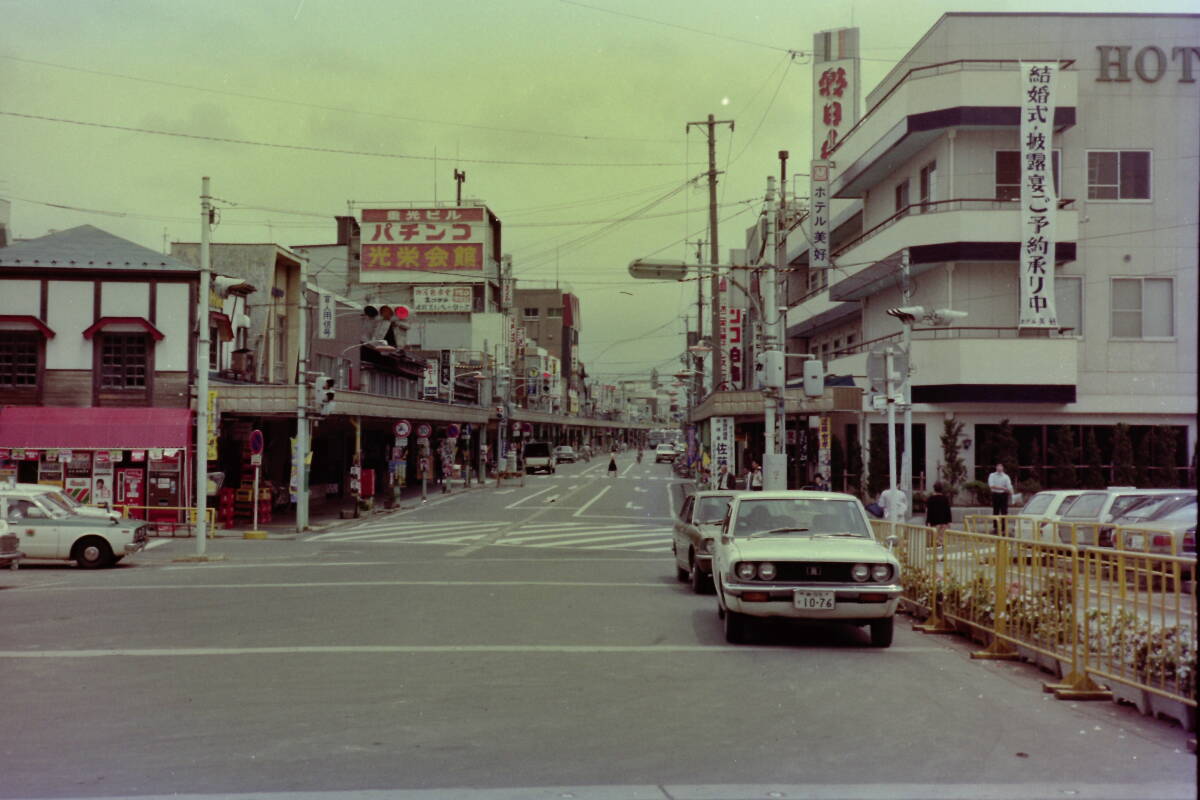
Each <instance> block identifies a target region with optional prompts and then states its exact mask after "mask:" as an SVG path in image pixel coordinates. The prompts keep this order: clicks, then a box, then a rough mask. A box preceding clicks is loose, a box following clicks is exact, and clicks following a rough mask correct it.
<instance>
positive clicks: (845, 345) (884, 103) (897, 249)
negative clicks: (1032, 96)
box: [786, 13, 1200, 489]
mask: <svg viewBox="0 0 1200 800" xmlns="http://www.w3.org/2000/svg"><path fill="white" fill-rule="evenodd" d="M1031 63H1034V64H1053V65H1056V66H1057V82H1056V84H1055V89H1054V96H1055V104H1056V112H1055V114H1054V116H1053V119H1052V120H1051V121H1049V122H1048V123H1047V124H1048V126H1049V127H1050V128H1052V141H1051V142H1050V148H1049V149H1050V151H1051V159H1050V161H1049V162H1048V163H1047V171H1048V173H1049V174H1050V176H1051V179H1052V181H1053V194H1052V196H1053V197H1054V198H1055V199H1056V201H1057V202H1056V206H1057V214H1056V221H1055V223H1054V229H1053V234H1054V238H1055V248H1054V250H1053V253H1052V255H1050V254H1047V258H1046V261H1047V262H1048V263H1051V264H1052V267H1051V268H1050V271H1051V272H1052V276H1049V277H1050V280H1049V281H1047V283H1049V284H1050V285H1051V286H1052V288H1053V303H1054V307H1056V311H1057V319H1056V321H1055V324H1054V325H1052V326H1043V327H1030V326H1028V325H1023V324H1022V283H1021V282H1022V281H1023V280H1029V275H1028V273H1022V260H1021V250H1022V248H1023V247H1024V246H1025V244H1026V242H1027V241H1028V240H1027V239H1026V238H1025V237H1024V234H1023V223H1024V222H1025V221H1026V220H1025V219H1024V212H1023V207H1022V204H1021V202H1020V198H1021V184H1022V181H1023V179H1024V177H1025V176H1026V172H1024V171H1023V168H1022V158H1023V156H1022V154H1021V151H1022V147H1023V146H1025V145H1026V144H1027V143H1026V142H1023V140H1022V133H1021V130H1022V129H1021V125H1022V113H1023V111H1022V105H1023V100H1024V95H1023V85H1022V76H1023V74H1024V71H1023V70H1024V67H1023V65H1028V64H1031ZM1198 78H1200V15H1191V14H1181V15H1147V14H987V13H980V14H947V15H945V16H943V17H942V18H941V20H939V21H938V23H937V24H936V25H935V26H934V27H933V28H932V29H930V30H929V31H928V32H927V33H926V35H925V36H924V37H922V39H921V40H920V41H919V42H918V43H917V44H916V45H915V46H914V47H913V48H912V49H911V50H910V51H909V53H908V54H907V55H906V56H905V57H904V58H903V59H902V60H901V61H900V63H899V64H897V65H896V67H895V68H894V69H892V71H891V72H890V73H889V74H888V76H887V77H886V78H885V79H884V80H883V81H882V82H881V83H880V84H879V85H878V86H876V87H875V88H874V89H873V90H871V91H870V92H869V93H868V94H867V96H866V103H865V108H864V113H863V114H862V116H861V119H860V120H859V121H858V123H857V124H856V125H855V126H854V127H853V128H851V129H850V130H849V132H848V133H846V134H844V135H843V136H842V137H841V140H840V142H839V143H838V144H837V146H836V147H835V148H834V149H833V150H832V152H831V153H830V155H829V158H830V159H831V160H832V162H833V168H832V175H831V180H830V190H831V195H832V197H833V201H832V211H833V217H834V226H833V235H832V247H831V255H832V260H833V267H834V268H833V269H831V270H810V269H808V264H809V247H808V245H807V243H805V242H804V241H803V239H804V237H803V236H800V235H797V234H798V233H799V231H793V232H792V235H791V236H789V237H788V242H789V245H790V246H789V248H788V251H787V262H786V263H787V265H788V266H789V267H790V275H789V280H788V298H789V302H790V304H791V307H790V308H789V311H788V318H787V319H788V336H789V349H790V350H792V351H795V352H814V353H817V354H819V355H821V356H822V358H823V360H824V361H825V362H826V365H827V369H828V371H829V372H830V373H834V374H844V375H853V376H857V377H858V380H859V381H862V379H863V378H862V376H866V375H868V373H869V372H870V370H869V369H868V363H867V362H868V358H869V353H870V352H871V351H872V350H876V351H878V350H880V348H883V347H886V346H888V345H892V346H901V345H902V343H903V341H904V339H905V335H906V332H905V330H904V328H905V325H906V324H909V325H910V330H909V331H908V335H909V336H910V337H911V347H910V350H909V353H908V355H909V359H908V360H909V367H910V378H911V402H912V422H913V446H912V458H913V468H912V469H913V479H914V484H915V486H916V488H917V489H921V488H926V489H927V488H928V487H929V486H930V485H931V484H932V483H933V482H934V481H935V480H936V479H937V477H938V475H939V469H940V467H941V466H942V464H943V460H944V459H943V450H942V445H941V443H940V441H939V437H940V436H941V434H942V433H943V429H944V425H945V423H946V422H947V421H951V422H958V423H961V424H962V425H963V429H962V436H961V442H962V444H961V448H962V455H963V456H964V457H965V459H966V461H967V464H968V468H969V475H973V476H975V477H981V476H983V475H985V474H986V472H988V471H990V463H989V462H992V460H993V459H994V458H996V457H997V456H996V454H997V452H998V451H997V449H996V436H997V433H998V432H999V429H1000V428H999V426H1000V425H1001V424H1002V423H1003V422H1004V421H1007V423H1008V425H1009V426H1011V431H1006V433H1008V432H1011V433H1013V434H1014V435H1015V437H1016V439H1017V443H1018V446H1017V453H1016V459H1017V461H1018V464H1017V466H1018V469H1019V474H1018V478H1019V480H1031V479H1032V480H1037V479H1038V478H1039V477H1040V478H1041V481H1040V482H1041V483H1042V484H1043V485H1045V484H1046V483H1048V479H1047V477H1046V476H1047V473H1048V472H1049V469H1050V467H1051V464H1050V461H1049V459H1048V456H1047V453H1048V451H1050V450H1053V449H1055V448H1056V447H1058V446H1060V445H1061V444H1062V442H1063V441H1067V440H1063V439H1060V437H1061V436H1062V435H1063V434H1062V431H1061V429H1063V428H1066V429H1068V431H1069V433H1070V440H1069V441H1070V442H1073V443H1074V447H1075V448H1076V450H1075V453H1074V454H1073V455H1072V456H1071V458H1073V460H1074V461H1075V463H1076V464H1077V465H1078V466H1080V467H1081V468H1082V467H1084V466H1086V464H1085V462H1086V461H1087V456H1086V455H1085V453H1084V452H1083V451H1084V450H1085V447H1084V446H1085V443H1087V442H1088V440H1089V437H1094V438H1095V440H1096V442H1097V445H1098V448H1099V451H1100V456H1101V459H1102V464H1101V466H1102V468H1103V469H1105V470H1111V468H1112V462H1113V458H1112V451H1113V446H1114V436H1115V435H1116V433H1115V426H1116V425H1117V424H1118V423H1124V424H1125V425H1128V426H1130V428H1131V430H1132V434H1133V439H1134V443H1135V446H1137V445H1138V442H1141V441H1145V440H1147V438H1146V437H1147V436H1150V437H1151V438H1152V439H1154V440H1155V441H1156V442H1158V443H1159V444H1155V445H1147V446H1146V448H1147V449H1146V452H1147V453H1148V454H1149V455H1150V456H1151V457H1152V458H1153V457H1154V455H1153V453H1151V450H1154V449H1155V448H1158V451H1157V452H1159V454H1160V455H1161V456H1162V457H1163V458H1165V459H1166V460H1167V461H1171V460H1173V462H1174V463H1173V467H1171V466H1164V465H1157V464H1156V465H1155V467H1154V468H1155V469H1158V470H1160V473H1161V474H1157V475H1155V474H1153V473H1149V476H1150V479H1151V480H1162V481H1164V482H1168V481H1169V482H1171V483H1172V485H1175V484H1180V483H1184V482H1186V480H1187V478H1188V475H1187V472H1188V468H1189V465H1191V466H1192V468H1193V469H1194V464H1191V462H1192V460H1193V458H1194V453H1195V450H1196V410H1197V405H1196V380H1197V374H1196V366H1197V358H1196V341H1197V325H1196V320H1197V315H1196V309H1195V299H1196V297H1197V278H1196V267H1197V220H1198V218H1200V205H1198V200H1200V198H1198V192H1197V186H1198V185H1200V169H1198V164H1200V161H1198V158H1197V156H1198V155H1200V137H1198V136H1197V133H1196V132H1197V130H1200V83H1198V82H1197V81H1198ZM914 306H922V307H924V309H925V310H926V314H925V315H924V316H923V317H921V318H918V319H916V320H915V321H910V322H907V323H906V321H904V320H902V319H901V318H899V315H897V314H895V313H893V314H889V313H888V309H894V308H898V307H914ZM935 309H949V310H956V311H961V312H965V313H966V317H965V318H962V319H957V320H948V319H946V318H938V317H937V316H936V315H935V314H932V313H930V312H932V311H933V310H935ZM860 385H861V384H860ZM875 388H876V389H880V387H875ZM863 423H864V424H863V425H862V426H861V427H860V428H859V429H858V431H857V433H858V436H859V437H860V444H862V446H863V448H864V450H869V449H870V448H871V447H872V443H873V442H878V440H879V437H881V436H885V434H886V427H885V426H884V425H883V417H882V416H881V415H880V414H879V413H877V412H875V411H874V410H872V409H871V406H870V404H869V400H868V404H867V407H866V408H865V409H864V420H863ZM1151 431H1153V432H1154V433H1153V434H1151ZM1068 449H1069V447H1068ZM1093 454H1094V451H1093ZM1107 474H1109V475H1111V472H1108V473H1107Z"/></svg>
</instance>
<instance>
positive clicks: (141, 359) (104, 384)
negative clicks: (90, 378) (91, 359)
mask: <svg viewBox="0 0 1200 800" xmlns="http://www.w3.org/2000/svg"><path fill="white" fill-rule="evenodd" d="M148 338H149V337H147V335H146V334H144V333H106V334H104V335H103V338H102V340H101V342H100V388H101V389H145V388H146V363H147V356H148V355H149V347H148V342H147V340H148Z"/></svg>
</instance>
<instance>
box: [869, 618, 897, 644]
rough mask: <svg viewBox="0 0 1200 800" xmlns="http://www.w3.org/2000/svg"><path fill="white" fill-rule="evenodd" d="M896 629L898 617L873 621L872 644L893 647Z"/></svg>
mask: <svg viewBox="0 0 1200 800" xmlns="http://www.w3.org/2000/svg"><path fill="white" fill-rule="evenodd" d="M895 629H896V618H895V617H888V618H887V619H878V620H875V621H874V622H872V623H871V646H872V647H891V645H892V634H893V633H894V632H895Z"/></svg>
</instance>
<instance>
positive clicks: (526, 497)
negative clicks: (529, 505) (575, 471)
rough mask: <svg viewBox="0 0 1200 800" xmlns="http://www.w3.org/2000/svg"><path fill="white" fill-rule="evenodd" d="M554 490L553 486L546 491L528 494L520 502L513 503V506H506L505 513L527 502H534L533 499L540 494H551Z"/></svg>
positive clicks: (540, 490) (541, 490)
mask: <svg viewBox="0 0 1200 800" xmlns="http://www.w3.org/2000/svg"><path fill="white" fill-rule="evenodd" d="M552 489H554V487H553V486H547V487H546V488H545V489H539V490H538V491H536V492H534V493H533V494H527V495H525V496H524V497H522V498H521V499H520V500H517V501H515V502H513V503H511V504H509V505H507V506H505V507H504V510H505V511H512V510H513V509H514V508H516V507H517V506H519V505H521V504H522V503H524V502H525V501H526V500H532V499H533V498H535V497H537V496H538V495H539V494H545V493H546V492H549V491H551V490H552Z"/></svg>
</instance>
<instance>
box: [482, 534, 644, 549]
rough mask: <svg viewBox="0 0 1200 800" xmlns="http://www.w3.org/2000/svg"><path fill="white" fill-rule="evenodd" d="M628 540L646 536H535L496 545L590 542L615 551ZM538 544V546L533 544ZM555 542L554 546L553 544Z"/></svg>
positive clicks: (568, 544) (545, 544)
mask: <svg viewBox="0 0 1200 800" xmlns="http://www.w3.org/2000/svg"><path fill="white" fill-rule="evenodd" d="M660 535H661V534H660ZM628 538H635V539H644V538H645V537H644V536H638V535H636V534H634V535H633V536H622V535H621V534H606V535H604V536H535V537H532V538H521V539H517V538H512V539H501V540H500V541H499V542H497V543H496V544H523V545H527V546H529V547H575V546H576V545H582V544H587V543H590V542H608V543H611V544H612V545H613V547H614V549H615V548H616V547H617V545H618V544H620V543H621V542H623V541H625V540H626V539H628ZM533 542H536V544H533ZM551 542H553V543H554V544H551Z"/></svg>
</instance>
